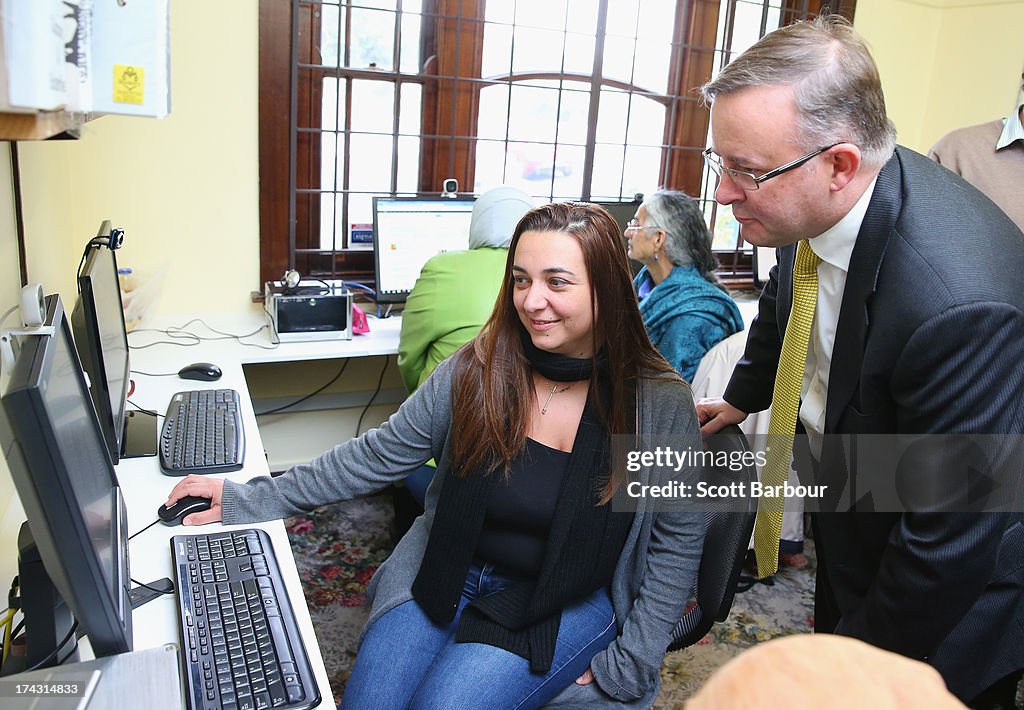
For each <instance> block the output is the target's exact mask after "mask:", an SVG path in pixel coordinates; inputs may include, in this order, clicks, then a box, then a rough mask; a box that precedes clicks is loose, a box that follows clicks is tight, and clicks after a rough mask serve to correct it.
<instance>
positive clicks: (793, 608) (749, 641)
mask: <svg viewBox="0 0 1024 710" xmlns="http://www.w3.org/2000/svg"><path fill="white" fill-rule="evenodd" d="M391 520H392V505H391V498H390V496H389V495H388V494H381V495H377V496H372V497H370V498H364V499H361V500H356V501H349V502H346V503H339V504H337V505H333V506H328V507H325V508H321V509H319V510H316V511H314V512H313V513H310V514H308V515H305V516H300V517H293V518H289V519H288V520H286V521H285V526H286V527H287V529H288V537H289V540H290V541H291V545H292V549H293V550H294V553H295V563H296V566H297V567H298V570H299V577H300V578H301V580H302V585H303V589H304V591H305V594H306V601H307V603H308V604H309V612H310V615H311V616H312V619H313V626H314V628H315V629H316V633H317V639H318V641H319V643H320V650H321V652H322V653H323V657H324V663H325V664H326V666H327V674H328V677H329V678H330V683H331V690H332V691H333V692H334V699H335V702H337V701H340V700H341V695H342V693H343V692H344V690H345V683H346V681H347V680H348V676H349V673H350V672H351V669H352V663H353V662H354V660H355V655H356V649H357V647H358V641H359V633H360V631H361V629H362V627H363V624H364V623H365V621H366V618H367V615H368V610H367V609H366V608H365V607H364V601H365V592H366V584H367V582H369V580H370V577H371V576H372V575H373V573H374V572H375V571H376V569H377V567H379V566H380V564H381V563H382V562H383V561H384V560H385V559H387V556H388V554H390V552H391V539H390V534H389V526H390V524H391ZM807 548H808V549H806V550H805V553H806V554H807V557H808V560H809V561H810V564H809V565H808V566H807V567H806V568H804V569H800V570H796V569H793V568H789V567H784V568H783V569H782V570H781V571H780V572H779V573H778V574H777V575H775V577H774V578H773V580H772V581H773V582H774V585H773V586H766V585H764V584H755V585H754V587H753V588H752V589H750V590H749V591H746V592H743V593H741V594H737V595H736V600H735V602H734V603H733V608H732V612H731V613H730V615H729V618H728V619H727V620H726V621H725V622H723V623H721V624H717V625H716V626H715V627H714V628H713V629H712V630H711V633H709V634H708V635H707V636H706V637H705V638H704V639H702V640H701V641H700V642H698V643H697V644H695V645H694V646H691V647H689V648H685V649H682V650H680V651H675V652H673V653H670V654H669V655H668V656H667V657H666V658H665V663H664V665H663V666H662V668H661V678H662V688H661V694H660V695H659V696H658V700H657V701H656V702H655V704H654V707H655V708H656V709H657V710H669V709H674V708H681V707H682V705H683V703H684V702H685V700H686V699H687V698H688V697H689V696H690V695H692V694H693V693H694V692H695V691H696V689H697V688H699V687H700V686H701V684H702V683H703V682H704V680H705V679H706V678H707V677H708V676H709V675H710V674H711V672H712V671H714V670H715V669H716V668H718V667H719V666H721V665H722V664H724V663H725V662H726V661H728V660H729V659H730V658H732V657H733V656H735V655H736V654H738V653H739V652H740V651H742V650H743V649H745V648H748V647H750V646H752V645H754V644H755V643H757V642H759V641H765V640H767V639H770V638H774V637H776V636H782V635H786V634H793V633H805V632H808V631H810V630H811V627H812V624H813V617H812V611H811V610H812V608H813V601H814V554H813V553H814V550H813V545H812V544H811V543H810V542H808V544H807Z"/></svg>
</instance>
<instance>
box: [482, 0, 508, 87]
mask: <svg viewBox="0 0 1024 710" xmlns="http://www.w3.org/2000/svg"><path fill="white" fill-rule="evenodd" d="M492 4H493V3H487V5H488V7H490V6H491V5H492ZM511 66H512V27H511V26H509V25H492V24H490V23H487V24H484V51H483V61H482V63H481V65H480V75H481V76H483V77H489V76H505V75H507V74H508V73H509V71H510V68H511Z"/></svg>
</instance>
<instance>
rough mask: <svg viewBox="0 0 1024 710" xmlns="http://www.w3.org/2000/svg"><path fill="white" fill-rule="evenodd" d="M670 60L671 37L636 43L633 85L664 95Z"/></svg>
mask: <svg viewBox="0 0 1024 710" xmlns="http://www.w3.org/2000/svg"><path fill="white" fill-rule="evenodd" d="M669 29H671V28H669ZM671 60H672V37H671V35H670V36H668V37H666V38H665V39H663V40H662V39H659V40H654V39H647V40H645V41H642V42H637V45H636V58H635V59H634V67H633V83H634V84H636V85H637V86H641V87H643V88H645V89H647V90H648V91H657V92H658V93H665V92H666V91H667V89H668V67H669V63H670V62H671Z"/></svg>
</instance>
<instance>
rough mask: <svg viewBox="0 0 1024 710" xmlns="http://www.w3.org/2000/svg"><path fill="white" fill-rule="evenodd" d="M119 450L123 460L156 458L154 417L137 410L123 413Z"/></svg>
mask: <svg viewBox="0 0 1024 710" xmlns="http://www.w3.org/2000/svg"><path fill="white" fill-rule="evenodd" d="M121 449H122V451H121V458H125V459H134V458H139V457H140V456H156V452H157V433H156V415H155V414H152V413H150V412H143V411H141V410H138V409H131V410H128V411H127V412H125V413H124V438H123V439H122V440H121Z"/></svg>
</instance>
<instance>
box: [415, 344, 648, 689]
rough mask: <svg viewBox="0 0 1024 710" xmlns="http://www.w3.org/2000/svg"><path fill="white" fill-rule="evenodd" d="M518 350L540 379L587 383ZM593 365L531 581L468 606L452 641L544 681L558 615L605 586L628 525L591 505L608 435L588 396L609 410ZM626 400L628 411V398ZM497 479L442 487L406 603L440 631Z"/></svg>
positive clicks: (558, 360) (587, 366) (571, 366)
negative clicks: (482, 647)
mask: <svg viewBox="0 0 1024 710" xmlns="http://www.w3.org/2000/svg"><path fill="white" fill-rule="evenodd" d="M524 335H525V333H524ZM527 342H529V336H526V337H525V338H524V353H525V354H526V357H527V358H528V359H529V360H530V363H531V365H533V366H534V368H535V369H537V371H538V372H540V373H541V374H542V375H544V376H545V377H548V378H549V379H552V380H556V381H561V382H569V381H574V380H576V381H578V380H581V379H585V378H587V377H589V376H590V375H591V374H592V372H591V361H590V360H578V359H576V358H567V357H564V356H560V355H555V354H553V353H548V352H546V351H543V350H539V349H538V348H535V347H533V343H532V342H529V346H527ZM538 353H539V355H538ZM602 364H603V359H602V358H601V357H599V358H598V376H597V377H596V378H595V379H594V380H593V383H594V384H595V385H596V387H595V386H592V387H591V391H590V396H589V397H588V398H587V404H586V406H585V407H584V410H583V416H582V418H581V420H580V425H579V429H578V431H577V433H576V440H575V441H574V442H573V448H572V453H571V455H570V459H569V465H568V468H567V469H566V473H565V476H564V478H563V481H562V487H561V489H560V491H559V493H558V501H557V502H556V504H555V514H554V518H553V519H552V521H551V530H550V532H549V534H548V540H547V545H546V548H545V551H544V560H543V562H542V565H541V571H540V575H539V577H538V579H537V580H536V581H523V582H521V583H518V584H515V585H512V586H510V587H508V588H506V589H504V590H502V591H500V592H497V593H495V594H491V595H488V596H486V597H482V598H479V599H476V600H475V601H473V602H472V603H471V604H469V606H467V607H466V609H465V610H464V611H463V613H462V616H461V617H460V619H459V624H458V626H457V628H456V634H455V638H456V640H457V641H459V642H478V643H486V644H489V645H492V646H497V647H499V648H503V649H505V650H507V651H510V652H512V653H515V654H516V655H518V656H521V657H523V658H526V659H528V660H529V661H530V669H531V671H533V672H535V673H546V672H548V671H549V670H550V668H551V662H552V659H553V656H554V649H555V641H556V639H557V637H558V628H559V624H560V622H561V617H562V609H563V608H565V607H566V606H568V605H569V604H571V603H573V602H574V601H577V600H580V599H582V598H584V597H586V596H588V595H589V594H591V593H592V592H594V591H595V590H597V589H600V588H601V587H604V586H607V585H608V584H609V583H610V582H611V579H612V575H613V573H614V570H615V565H616V564H617V562H618V559H619V555H620V554H621V552H622V547H623V545H624V544H625V540H626V536H627V534H628V532H629V528H630V525H631V524H632V522H633V516H632V515H631V514H628V513H614V514H613V513H612V512H611V505H610V504H608V505H603V506H598V504H597V503H598V500H599V499H600V488H601V484H602V483H603V479H604V477H605V476H607V474H608V472H609V463H610V462H609V456H610V454H609V434H608V431H607V429H606V428H605V426H604V425H603V424H602V422H601V419H600V416H599V415H598V412H597V405H596V402H595V393H596V396H600V397H602V398H603V400H604V402H603V403H604V404H605V405H607V404H608V403H609V397H610V392H611V387H610V383H609V382H608V380H607V375H606V373H605V372H604V371H603V370H604V368H603V367H602ZM627 396H628V403H629V405H630V408H632V406H633V404H634V402H635V398H634V397H633V393H632V391H628V395H627ZM605 411H608V408H607V406H606V407H605ZM627 421H631V419H627ZM500 479H501V476H500V474H499V473H497V472H495V473H494V474H492V475H484V473H483V472H482V471H475V472H472V473H471V474H469V475H468V476H466V477H464V478H460V477H458V476H455V475H449V476H447V477H446V478H445V483H444V487H443V488H442V490H441V495H440V498H439V500H438V504H437V510H436V511H435V513H434V522H433V527H432V529H431V534H430V537H429V539H428V541H427V548H426V550H425V552H424V555H423V561H422V563H421V564H420V569H419V573H418V574H417V575H416V580H415V581H414V582H413V585H412V593H413V597H414V598H415V599H416V601H417V602H418V603H419V605H420V607H421V608H422V609H423V611H424V612H425V613H426V614H427V616H429V617H430V619H431V620H432V621H434V622H435V623H437V624H448V623H451V621H452V619H454V618H455V613H456V610H457V609H458V603H459V598H460V596H461V594H462V588H463V584H464V582H465V580H466V575H467V573H468V572H469V567H470V565H471V564H472V563H473V555H474V553H475V551H476V543H477V538H478V536H479V533H480V529H481V527H482V526H483V521H484V516H485V514H486V512H487V511H486V507H487V499H488V496H489V494H490V492H491V488H492V486H493V485H494V484H495V483H496V482H497V481H499V480H500Z"/></svg>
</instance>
